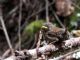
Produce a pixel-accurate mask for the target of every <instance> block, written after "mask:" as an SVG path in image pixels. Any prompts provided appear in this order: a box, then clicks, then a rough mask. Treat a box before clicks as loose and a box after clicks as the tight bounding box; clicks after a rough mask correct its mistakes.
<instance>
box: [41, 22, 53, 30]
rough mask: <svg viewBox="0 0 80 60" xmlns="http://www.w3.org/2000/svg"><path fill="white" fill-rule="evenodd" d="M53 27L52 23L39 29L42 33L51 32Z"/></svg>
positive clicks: (45, 24)
mask: <svg viewBox="0 0 80 60" xmlns="http://www.w3.org/2000/svg"><path fill="white" fill-rule="evenodd" d="M53 26H54V25H53V24H52V23H44V24H43V26H42V27H41V29H42V30H43V31H49V30H52V28H53Z"/></svg>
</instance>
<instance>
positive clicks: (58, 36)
mask: <svg viewBox="0 0 80 60" xmlns="http://www.w3.org/2000/svg"><path fill="white" fill-rule="evenodd" d="M42 32H43V39H44V40H46V42H47V43H55V42H58V41H63V40H65V39H67V38H68V36H67V33H66V29H64V28H59V27H56V26H54V25H53V24H52V23H45V24H44V25H43V26H42Z"/></svg>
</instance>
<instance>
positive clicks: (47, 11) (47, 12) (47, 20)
mask: <svg viewBox="0 0 80 60" xmlns="http://www.w3.org/2000/svg"><path fill="white" fill-rule="evenodd" d="M45 1H46V22H49V16H48V15H49V10H48V4H49V3H48V0H45Z"/></svg>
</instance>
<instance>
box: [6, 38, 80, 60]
mask: <svg viewBox="0 0 80 60" xmlns="http://www.w3.org/2000/svg"><path fill="white" fill-rule="evenodd" d="M78 45H79V46H80V37H77V38H71V39H69V40H66V41H65V43H64V44H63V46H67V47H68V49H69V48H71V47H73V46H78ZM70 46H71V47H70ZM63 49H65V50H66V47H63ZM58 50H59V49H58V48H57V47H56V46H55V45H52V44H49V45H45V46H43V47H40V48H39V53H41V54H43V53H46V52H55V51H58ZM25 51H26V54H28V55H31V56H32V57H36V56H37V52H36V49H31V50H25ZM25 51H24V50H23V51H16V52H17V53H18V54H19V55H20V56H22V57H23V54H24V52H25ZM77 51H78V50H76V51H74V53H75V52H77ZM21 54H22V55H21ZM70 54H73V52H71V53H68V54H66V55H63V56H64V57H65V56H67V55H70ZM9 58H10V57H9ZM60 58H63V57H62V56H61V57H60ZM11 59H14V58H11ZM5 60H6V59H5ZM7 60H9V59H8V58H7Z"/></svg>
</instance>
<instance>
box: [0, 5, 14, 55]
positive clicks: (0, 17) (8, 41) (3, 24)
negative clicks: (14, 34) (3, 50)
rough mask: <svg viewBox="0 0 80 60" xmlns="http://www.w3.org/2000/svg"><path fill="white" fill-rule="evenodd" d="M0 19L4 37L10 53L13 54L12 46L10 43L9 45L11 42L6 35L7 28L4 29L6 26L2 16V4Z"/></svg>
mask: <svg viewBox="0 0 80 60" xmlns="http://www.w3.org/2000/svg"><path fill="white" fill-rule="evenodd" d="M0 21H1V25H2V27H3V31H4V34H5V37H6V40H7V43H8V46H9V48H10V49H11V52H12V54H13V48H12V45H11V42H10V38H9V36H8V33H7V30H6V26H5V23H4V20H3V17H2V6H1V4H0Z"/></svg>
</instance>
